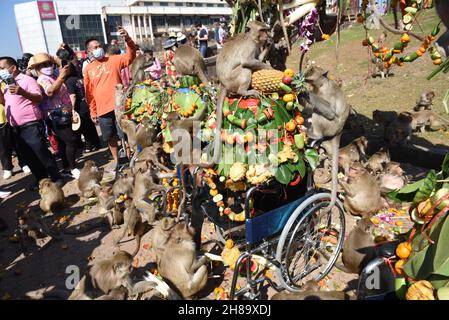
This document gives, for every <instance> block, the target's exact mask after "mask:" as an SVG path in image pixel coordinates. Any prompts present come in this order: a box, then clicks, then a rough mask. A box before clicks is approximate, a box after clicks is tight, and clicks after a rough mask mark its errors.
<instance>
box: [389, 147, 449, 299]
mask: <svg viewBox="0 0 449 320" xmlns="http://www.w3.org/2000/svg"><path fill="white" fill-rule="evenodd" d="M390 197H391V198H393V199H397V200H400V201H410V202H411V203H412V206H411V207H410V210H409V211H410V216H411V219H412V220H413V221H414V222H415V225H414V227H413V229H412V230H411V231H410V233H409V235H408V241H407V242H403V243H401V244H399V245H398V247H397V249H396V257H397V259H398V261H397V262H396V264H395V270H396V272H397V273H398V275H399V277H398V278H397V279H396V285H397V294H398V296H399V297H400V298H406V299H408V300H435V299H440V300H447V299H449V264H448V263H447V262H448V261H449V218H448V214H447V213H448V212H449V154H447V155H446V157H445V159H444V162H443V166H442V170H441V171H440V172H438V173H437V172H435V171H434V170H431V171H430V172H429V173H428V174H427V176H426V177H425V178H424V179H422V180H420V181H417V182H415V183H413V184H410V185H408V186H405V187H404V188H402V189H401V190H399V191H395V192H393V193H391V194H390Z"/></svg>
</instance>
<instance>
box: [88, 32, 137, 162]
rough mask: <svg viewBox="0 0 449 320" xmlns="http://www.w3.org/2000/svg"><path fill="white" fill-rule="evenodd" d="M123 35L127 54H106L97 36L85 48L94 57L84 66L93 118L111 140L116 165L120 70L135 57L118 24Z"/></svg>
mask: <svg viewBox="0 0 449 320" xmlns="http://www.w3.org/2000/svg"><path fill="white" fill-rule="evenodd" d="M118 32H119V34H120V36H121V37H122V38H123V39H124V40H125V41H126V44H127V50H126V54H124V55H115V56H108V57H106V55H105V52H104V49H103V48H102V46H101V43H100V42H99V41H97V40H95V39H90V40H87V41H86V50H87V52H88V53H91V54H92V56H93V57H94V58H95V60H94V61H93V62H91V63H89V64H88V65H87V66H86V69H85V70H84V86H85V89H86V98H87V102H88V104H89V109H90V116H91V118H92V121H94V122H96V120H97V119H98V123H99V125H100V130H101V135H102V138H103V140H104V141H105V142H107V143H108V146H109V150H110V151H111V153H112V157H113V158H114V160H113V161H114V164H113V165H115V166H114V169H115V168H116V166H117V163H118V134H123V133H121V132H119V129H118V128H117V123H116V119H115V114H114V109H115V96H114V95H115V86H116V85H117V84H119V83H122V80H121V78H120V74H121V71H122V69H123V68H126V67H128V66H129V65H130V64H131V63H132V62H133V60H134V58H135V57H136V45H135V44H134V42H133V40H132V39H131V38H130V37H129V35H128V33H127V32H126V31H125V29H123V28H122V27H119V28H118Z"/></svg>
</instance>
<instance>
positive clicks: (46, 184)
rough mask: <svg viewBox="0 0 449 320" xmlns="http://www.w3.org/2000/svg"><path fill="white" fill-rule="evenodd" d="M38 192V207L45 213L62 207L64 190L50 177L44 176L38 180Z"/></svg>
mask: <svg viewBox="0 0 449 320" xmlns="http://www.w3.org/2000/svg"><path fill="white" fill-rule="evenodd" d="M39 194H40V196H41V200H40V202H39V207H40V208H41V209H42V211H44V212H45V213H49V212H50V213H54V211H55V210H59V209H63V208H64V201H65V196H64V191H62V189H61V187H59V186H58V185H57V184H56V183H54V182H52V181H51V179H49V178H45V179H42V180H41V181H39Z"/></svg>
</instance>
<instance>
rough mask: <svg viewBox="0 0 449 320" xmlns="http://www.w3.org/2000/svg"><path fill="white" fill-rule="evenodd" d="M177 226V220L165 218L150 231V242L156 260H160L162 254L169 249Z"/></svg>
mask: <svg viewBox="0 0 449 320" xmlns="http://www.w3.org/2000/svg"><path fill="white" fill-rule="evenodd" d="M175 225H176V221H175V219H173V218H169V217H164V218H162V219H161V220H159V221H158V222H157V223H156V224H155V226H154V228H153V229H151V230H150V232H149V241H150V243H151V250H152V251H153V252H154V253H155V254H156V259H159V258H160V256H161V254H162V252H163V251H164V250H165V249H167V248H168V247H167V246H166V245H167V242H168V239H169V237H170V234H171V232H172V230H173V227H174V226H175Z"/></svg>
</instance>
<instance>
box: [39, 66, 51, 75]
mask: <svg viewBox="0 0 449 320" xmlns="http://www.w3.org/2000/svg"><path fill="white" fill-rule="evenodd" d="M39 72H40V73H42V74H45V75H46V76H51V75H53V67H46V68H41V69H39Z"/></svg>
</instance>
